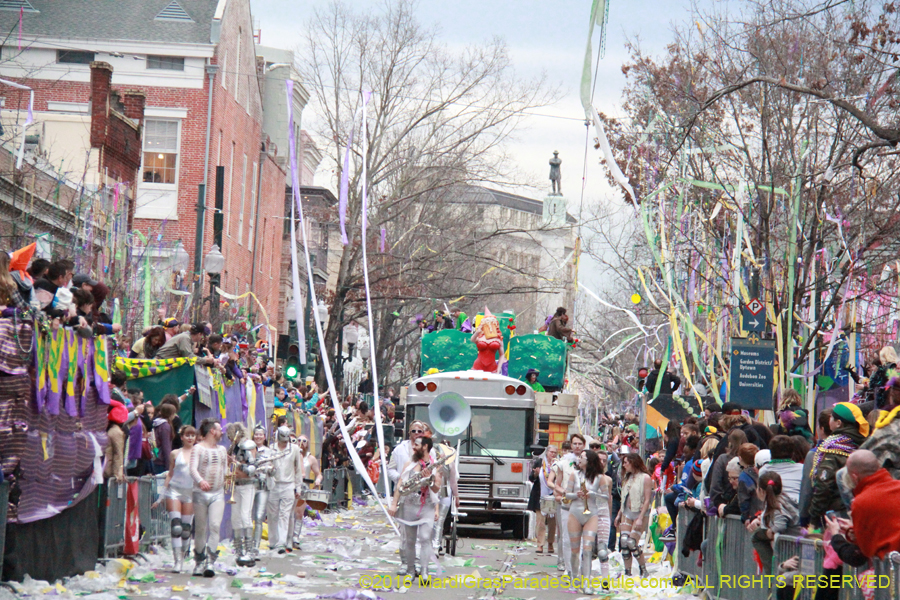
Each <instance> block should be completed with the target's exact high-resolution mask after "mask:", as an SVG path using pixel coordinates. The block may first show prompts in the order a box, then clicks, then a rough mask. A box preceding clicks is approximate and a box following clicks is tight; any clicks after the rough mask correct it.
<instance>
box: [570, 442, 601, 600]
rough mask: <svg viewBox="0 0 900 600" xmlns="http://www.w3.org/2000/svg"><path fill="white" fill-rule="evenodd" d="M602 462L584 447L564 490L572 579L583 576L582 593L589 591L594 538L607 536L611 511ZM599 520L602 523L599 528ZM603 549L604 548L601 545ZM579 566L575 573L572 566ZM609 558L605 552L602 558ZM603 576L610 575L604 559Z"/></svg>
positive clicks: (595, 454) (597, 455) (598, 456)
mask: <svg viewBox="0 0 900 600" xmlns="http://www.w3.org/2000/svg"><path fill="white" fill-rule="evenodd" d="M603 471H604V468H603V463H602V461H601V460H600V455H599V454H597V453H596V452H594V451H593V450H585V451H584V452H582V453H581V455H580V456H579V457H578V462H576V463H575V476H574V477H570V478H569V482H568V485H567V486H566V489H565V498H566V500H567V501H569V502H570V503H571V504H569V521H568V523H567V524H566V529H567V530H568V532H569V548H570V551H571V562H570V565H571V568H572V571H573V572H572V573H569V575H570V576H571V577H572V578H575V577H581V578H582V589H583V591H584V593H592V592H591V586H590V583H589V582H590V578H591V560H592V556H591V552H592V550H593V547H594V540H596V539H597V537H598V532H599V534H600V536H599V537H600V539H603V540H606V539H607V538H608V537H609V515H610V514H611V513H612V494H611V493H610V481H611V480H610V478H609V477H607V476H606V475H604V474H603ZM600 521H603V522H604V524H605V525H604V526H603V529H605V531H602V530H600V527H601V525H600ZM604 549H605V548H604ZM579 557H580V564H581V568H580V571H579V572H578V573H575V566H576V565H578V564H579ZM603 558H608V553H607V554H606V556H605V557H603ZM600 565H601V568H602V569H603V575H604V576H607V575H609V565H608V564H607V561H606V560H601V561H600Z"/></svg>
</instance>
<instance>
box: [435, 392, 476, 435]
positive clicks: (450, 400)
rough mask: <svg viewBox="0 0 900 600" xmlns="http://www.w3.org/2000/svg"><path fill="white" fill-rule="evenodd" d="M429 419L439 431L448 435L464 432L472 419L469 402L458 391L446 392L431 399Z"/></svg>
mask: <svg viewBox="0 0 900 600" xmlns="http://www.w3.org/2000/svg"><path fill="white" fill-rule="evenodd" d="M428 420H429V421H431V425H432V427H434V430H435V431H436V432H437V433H440V434H441V435H446V436H448V437H449V436H456V435H460V434H462V433H463V432H464V431H465V430H466V428H468V427H469V421H471V420H472V409H471V408H470V407H469V403H468V402H466V399H465V398H463V397H462V396H461V395H460V394H457V393H456V392H444V393H442V394H438V396H437V397H436V398H435V399H434V400H432V401H431V406H429V407H428Z"/></svg>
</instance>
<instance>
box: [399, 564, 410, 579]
mask: <svg viewBox="0 0 900 600" xmlns="http://www.w3.org/2000/svg"><path fill="white" fill-rule="evenodd" d="M407 573H409V571H408V570H407V568H406V565H400V568H399V569H397V575H399V576H400V577H405V576H406V574H407Z"/></svg>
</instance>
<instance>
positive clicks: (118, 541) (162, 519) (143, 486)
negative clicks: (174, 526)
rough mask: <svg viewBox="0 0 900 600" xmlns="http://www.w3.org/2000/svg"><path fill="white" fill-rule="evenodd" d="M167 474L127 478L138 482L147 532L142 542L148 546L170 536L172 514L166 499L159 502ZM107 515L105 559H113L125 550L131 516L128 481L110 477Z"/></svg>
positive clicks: (140, 508)
mask: <svg viewBox="0 0 900 600" xmlns="http://www.w3.org/2000/svg"><path fill="white" fill-rule="evenodd" d="M164 478H165V475H158V476H153V475H147V476H145V477H138V478H135V477H129V478H127V481H128V482H129V483H131V482H135V481H136V482H137V484H138V507H137V510H138V519H139V520H140V524H141V528H142V529H143V535H142V536H141V541H140V545H141V547H142V548H144V549H146V548H147V547H149V546H150V545H152V544H165V543H166V542H167V541H168V539H169V534H170V532H169V514H168V512H167V511H166V503H165V501H164V500H163V501H161V502H159V504H157V505H156V506H153V505H154V503H156V501H157V500H159V490H160V489H161V487H162V482H163V481H164ZM104 485H105V486H106V498H105V499H103V500H102V501H103V502H104V503H105V505H106V506H105V508H106V514H105V517H104V519H103V524H104V526H103V539H102V544H103V545H102V553H103V558H112V557H115V556H119V555H122V554H123V553H124V551H125V520H126V518H127V508H128V499H127V489H128V483H119V482H117V481H116V480H115V479H110V480H109V481H107V482H106V483H105V484H104Z"/></svg>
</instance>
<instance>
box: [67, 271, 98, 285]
mask: <svg viewBox="0 0 900 600" xmlns="http://www.w3.org/2000/svg"><path fill="white" fill-rule="evenodd" d="M84 284H88V285H89V286H91V287H94V286H95V285H97V280H96V279H91V276H90V275H87V274H86V273H79V274H78V275H76V276H74V277H73V278H72V287H81V286H83V285H84Z"/></svg>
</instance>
